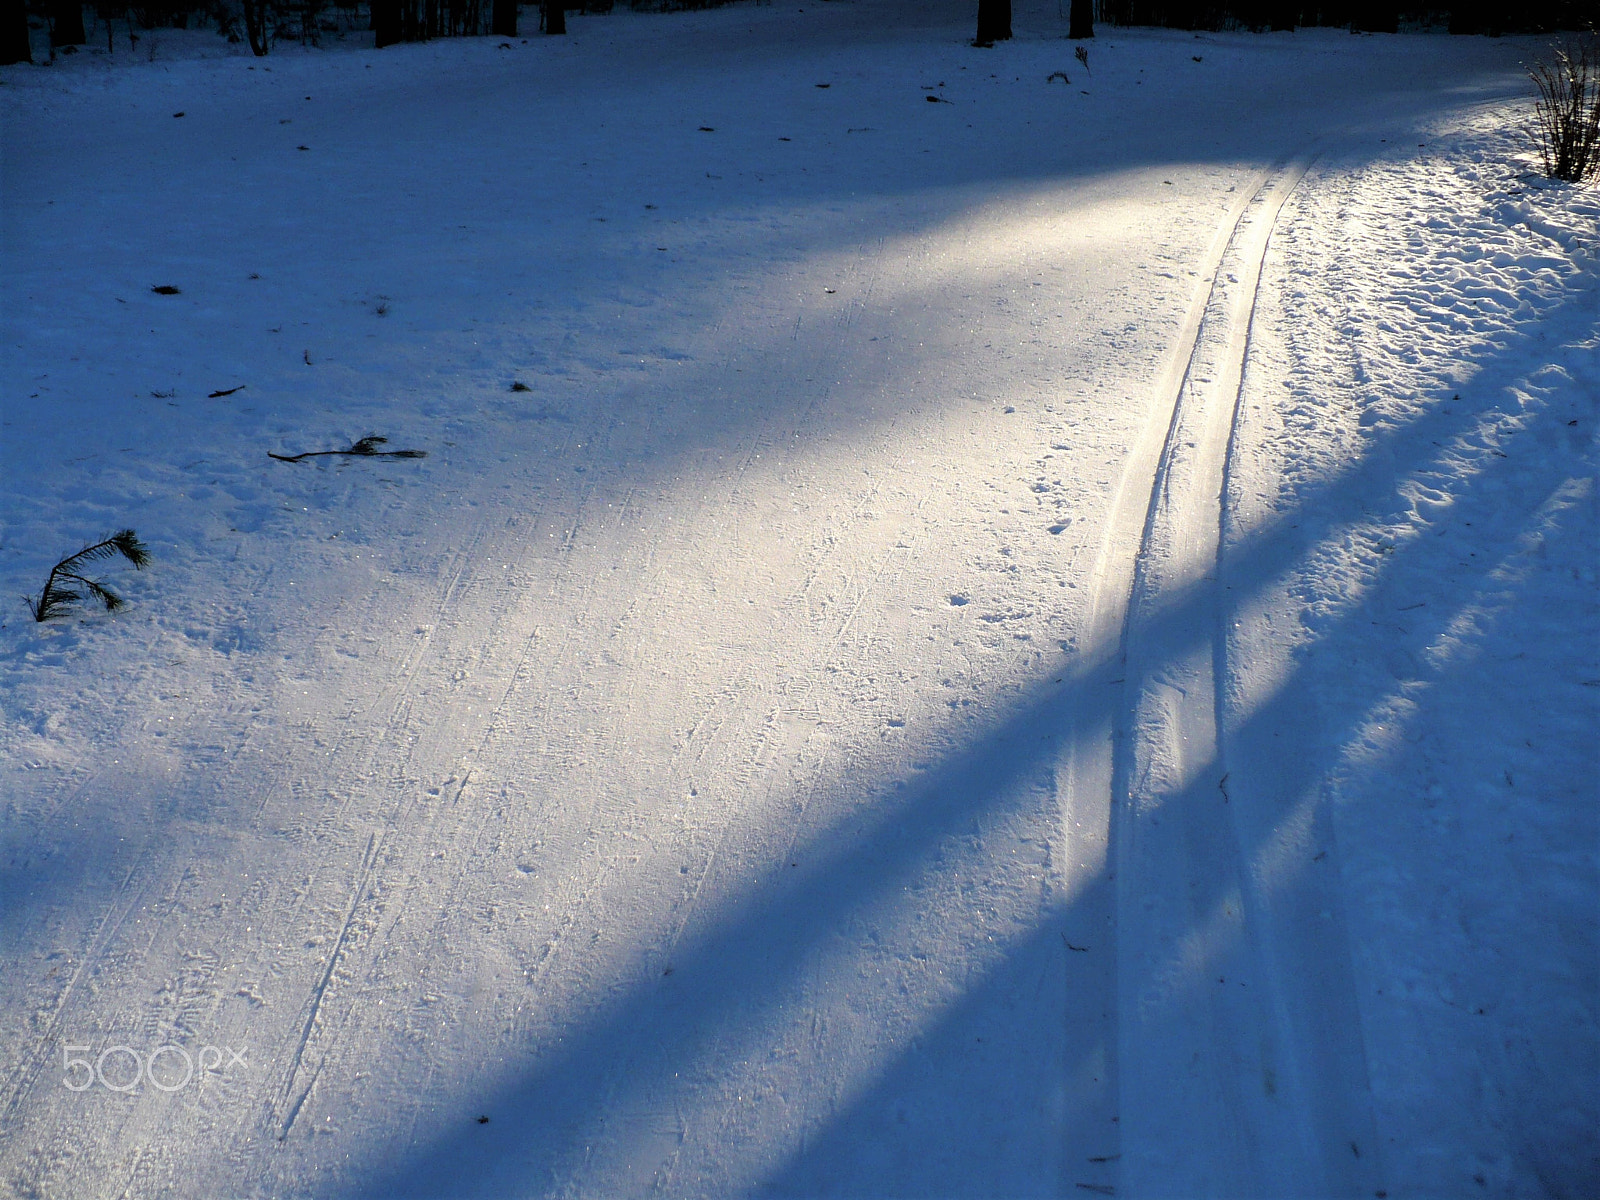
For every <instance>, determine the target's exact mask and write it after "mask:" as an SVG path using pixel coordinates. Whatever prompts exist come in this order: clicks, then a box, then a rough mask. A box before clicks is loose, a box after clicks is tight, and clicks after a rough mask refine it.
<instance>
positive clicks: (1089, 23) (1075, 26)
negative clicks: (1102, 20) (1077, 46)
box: [1067, 0, 1094, 38]
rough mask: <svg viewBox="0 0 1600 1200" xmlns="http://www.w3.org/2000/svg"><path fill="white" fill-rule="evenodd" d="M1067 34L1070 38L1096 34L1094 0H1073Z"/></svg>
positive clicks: (1088, 36)
mask: <svg viewBox="0 0 1600 1200" xmlns="http://www.w3.org/2000/svg"><path fill="white" fill-rule="evenodd" d="M1067 36H1068V37H1069V38H1092V37H1093V36H1094V0H1072V9H1071V11H1070V12H1069V13H1068V16H1067Z"/></svg>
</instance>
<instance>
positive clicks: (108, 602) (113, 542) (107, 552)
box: [25, 529, 150, 621]
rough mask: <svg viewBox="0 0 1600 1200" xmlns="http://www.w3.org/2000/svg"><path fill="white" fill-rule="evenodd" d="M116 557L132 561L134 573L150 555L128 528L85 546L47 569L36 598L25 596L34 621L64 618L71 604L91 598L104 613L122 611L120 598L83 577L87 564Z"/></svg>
mask: <svg viewBox="0 0 1600 1200" xmlns="http://www.w3.org/2000/svg"><path fill="white" fill-rule="evenodd" d="M118 555H121V556H122V557H123V558H125V559H127V560H128V561H129V562H131V563H132V564H133V566H134V569H135V570H139V569H142V568H143V567H144V565H145V564H146V563H148V562H149V561H150V552H149V551H148V550H146V549H145V546H144V543H143V542H141V541H140V540H139V539H138V537H137V536H136V535H135V534H134V532H133V530H131V529H122V530H119V531H118V532H116V533H114V534H112V535H111V536H110V537H108V538H106V539H105V540H104V541H102V542H96V543H95V544H94V545H92V546H85V547H84V548H83V549H82V550H79V551H78V552H77V553H76V554H72V555H68V556H67V557H66V558H63V559H62V560H61V561H60V562H58V563H57V564H56V565H55V566H53V567H51V568H50V577H49V578H48V579H46V580H45V583H44V590H43V591H41V592H40V593H39V594H38V596H28V597H25V599H26V600H27V603H28V611H29V612H31V613H32V614H33V619H34V620H35V621H48V620H50V619H51V618H52V617H60V616H65V615H66V612H67V610H68V609H70V608H71V607H72V606H73V605H75V604H80V603H82V602H83V601H84V600H87V599H90V598H91V597H92V598H93V599H95V600H98V601H99V602H100V603H101V604H103V605H105V607H106V611H107V612H115V611H116V610H117V609H119V608H121V607H122V603H123V601H122V597H121V596H119V595H117V594H116V593H115V592H113V591H112V590H111V589H110V588H108V587H107V586H106V585H105V584H103V583H101V582H100V581H99V580H98V579H90V578H89V577H88V576H87V575H85V574H84V571H85V570H86V569H87V568H88V566H89V564H90V563H93V562H98V561H100V560H101V559H107V558H116V557H117V556H118Z"/></svg>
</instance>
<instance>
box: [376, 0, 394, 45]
mask: <svg viewBox="0 0 1600 1200" xmlns="http://www.w3.org/2000/svg"><path fill="white" fill-rule="evenodd" d="M372 35H373V36H372V40H373V43H374V45H376V46H377V48H378V49H379V50H382V49H383V48H384V47H385V46H392V45H394V44H395V43H396V42H398V41H399V40H400V0H372Z"/></svg>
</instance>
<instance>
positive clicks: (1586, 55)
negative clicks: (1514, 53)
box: [1528, 36, 1600, 183]
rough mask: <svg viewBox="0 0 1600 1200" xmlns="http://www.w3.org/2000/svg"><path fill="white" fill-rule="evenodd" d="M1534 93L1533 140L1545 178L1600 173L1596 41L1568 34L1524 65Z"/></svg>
mask: <svg viewBox="0 0 1600 1200" xmlns="http://www.w3.org/2000/svg"><path fill="white" fill-rule="evenodd" d="M1528 75H1529V76H1530V77H1531V78H1532V79H1533V86H1534V87H1535V88H1536V89H1537V90H1538V93H1539V96H1538V99H1537V100H1536V101H1535V103H1534V123H1533V130H1532V133H1533V142H1534V145H1535V146H1536V147H1537V148H1538V150H1539V157H1540V159H1541V160H1542V161H1543V163H1544V173H1545V174H1546V175H1548V176H1549V177H1550V178H1551V179H1564V180H1566V181H1567V182H1568V183H1582V182H1583V181H1585V180H1587V179H1592V178H1595V177H1597V176H1600V40H1597V39H1596V38H1594V37H1592V36H1591V37H1582V38H1573V39H1571V40H1570V41H1567V42H1564V43H1560V44H1558V45H1555V46H1552V47H1551V48H1550V56H1549V57H1548V58H1543V59H1540V60H1539V61H1538V62H1536V63H1534V64H1533V66H1531V67H1529V68H1528Z"/></svg>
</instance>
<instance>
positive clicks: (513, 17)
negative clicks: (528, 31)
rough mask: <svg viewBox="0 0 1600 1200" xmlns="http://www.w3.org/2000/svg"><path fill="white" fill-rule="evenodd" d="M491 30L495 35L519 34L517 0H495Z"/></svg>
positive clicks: (490, 24)
mask: <svg viewBox="0 0 1600 1200" xmlns="http://www.w3.org/2000/svg"><path fill="white" fill-rule="evenodd" d="M489 32H490V33H492V34H494V36H495V37H516V36H517V0H494V8H493V10H492V11H491V14H490V17H489Z"/></svg>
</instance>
